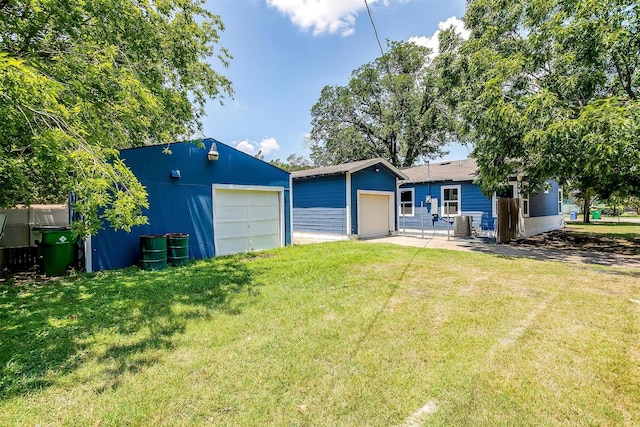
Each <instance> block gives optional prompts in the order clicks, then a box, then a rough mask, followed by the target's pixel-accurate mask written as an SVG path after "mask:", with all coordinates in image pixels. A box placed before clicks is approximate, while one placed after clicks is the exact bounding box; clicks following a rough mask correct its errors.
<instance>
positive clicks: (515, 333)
mask: <svg viewBox="0 0 640 427" xmlns="http://www.w3.org/2000/svg"><path fill="white" fill-rule="evenodd" d="M556 296H557V295H555V294H554V295H550V296H548V297H547V298H545V299H544V300H543V301H542V302H540V304H538V305H537V306H536V307H534V308H533V310H531V311H530V312H529V314H527V317H525V318H524V319H522V321H521V322H520V323H519V324H518V325H517V326H516V327H515V328H513V329H512V330H511V331H510V332H509V333H508V334H507V336H506V337H504V338H502V339H500V340H498V342H497V343H495V344H494V345H493V346H492V347H491V348H490V349H489V353H488V356H487V357H488V358H489V360H493V357H494V356H495V354H496V352H498V351H500V350H506V349H507V348H509V347H511V346H512V345H514V344H515V343H516V341H518V339H519V338H520V337H521V336H522V334H524V332H525V331H526V330H527V329H528V328H529V327H530V326H531V325H532V324H533V322H534V321H535V320H536V317H538V316H539V315H540V313H542V312H543V311H545V310H546V309H547V307H548V306H549V303H551V301H553V300H554V299H555V298H556Z"/></svg>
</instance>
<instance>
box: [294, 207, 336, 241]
mask: <svg viewBox="0 0 640 427" xmlns="http://www.w3.org/2000/svg"><path fill="white" fill-rule="evenodd" d="M293 229H294V230H295V231H301V232H312V233H322V234H341V235H342V234H347V209H346V208H293Z"/></svg>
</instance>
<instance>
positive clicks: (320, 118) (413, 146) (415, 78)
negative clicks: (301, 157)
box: [309, 42, 449, 166]
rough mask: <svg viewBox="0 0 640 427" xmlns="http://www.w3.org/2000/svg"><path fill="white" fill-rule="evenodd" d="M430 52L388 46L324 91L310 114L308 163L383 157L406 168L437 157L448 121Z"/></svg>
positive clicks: (405, 45) (406, 45)
mask: <svg viewBox="0 0 640 427" xmlns="http://www.w3.org/2000/svg"><path fill="white" fill-rule="evenodd" d="M430 53H431V52H430V50H429V49H427V48H426V47H423V46H419V45H417V44H414V43H411V42H406V43H400V42H390V43H389V49H388V51H387V52H386V53H385V54H384V55H382V56H381V57H380V58H378V59H376V60H375V61H373V62H370V63H368V64H365V65H363V66H361V67H359V68H358V69H356V70H355V71H354V72H353V73H352V75H351V79H350V80H349V83H348V84H347V85H346V86H325V87H324V89H323V90H322V93H321V95H320V99H319V100H318V101H317V103H316V104H315V105H314V106H313V108H312V109H311V116H312V121H311V124H312V130H311V134H310V139H309V146H310V149H311V155H310V157H311V160H312V161H313V162H314V163H315V164H316V165H331V164H337V163H343V162H348V161H354V160H362V159H368V158H374V157H382V158H385V159H387V160H388V161H390V162H391V163H392V164H393V165H395V166H411V165H414V164H415V163H416V162H418V161H420V160H422V159H428V158H431V157H433V156H435V155H437V154H439V153H441V148H442V146H443V145H444V144H445V143H446V141H447V136H448V135H449V133H448V123H449V119H448V116H447V113H446V111H447V110H446V108H445V105H444V103H443V102H442V100H443V92H442V90H441V86H440V84H439V77H438V73H436V72H435V71H434V68H433V67H432V66H431V59H430Z"/></svg>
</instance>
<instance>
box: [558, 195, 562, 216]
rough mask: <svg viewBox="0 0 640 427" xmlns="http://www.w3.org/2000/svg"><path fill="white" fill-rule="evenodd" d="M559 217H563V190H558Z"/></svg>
mask: <svg viewBox="0 0 640 427" xmlns="http://www.w3.org/2000/svg"><path fill="white" fill-rule="evenodd" d="M558 215H562V188H558Z"/></svg>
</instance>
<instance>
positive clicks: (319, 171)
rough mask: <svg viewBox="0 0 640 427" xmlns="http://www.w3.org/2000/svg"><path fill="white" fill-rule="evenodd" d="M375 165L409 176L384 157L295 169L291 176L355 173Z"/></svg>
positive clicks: (308, 176) (295, 177)
mask: <svg viewBox="0 0 640 427" xmlns="http://www.w3.org/2000/svg"><path fill="white" fill-rule="evenodd" d="M375 165H381V166H383V167H384V168H386V169H388V170H389V171H390V172H391V173H392V174H393V175H395V176H397V177H398V178H400V179H407V178H408V176H407V175H405V174H404V173H403V171H401V170H399V169H398V168H396V167H395V166H393V165H392V164H391V163H389V162H388V161H386V160H385V159H383V158H375V159H368V160H358V161H355V162H349V163H342V164H339V165H332V166H323V167H320V168H314V169H305V170H300V171H295V172H292V173H291V178H293V179H299V178H310V177H314V176H322V175H336V174H344V173H347V172H348V173H355V172H358V171H361V170H363V169H366V168H368V167H371V166H375Z"/></svg>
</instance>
